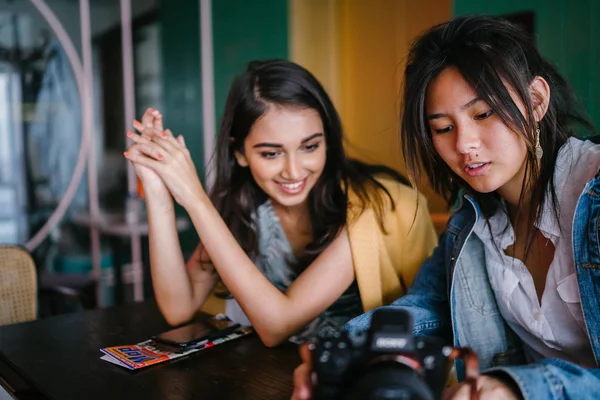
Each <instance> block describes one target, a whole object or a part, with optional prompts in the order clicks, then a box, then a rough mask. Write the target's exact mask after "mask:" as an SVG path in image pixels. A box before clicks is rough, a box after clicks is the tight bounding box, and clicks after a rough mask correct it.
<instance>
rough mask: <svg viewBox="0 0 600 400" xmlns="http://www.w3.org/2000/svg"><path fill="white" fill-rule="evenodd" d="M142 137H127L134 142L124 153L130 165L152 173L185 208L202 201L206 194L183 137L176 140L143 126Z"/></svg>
mask: <svg viewBox="0 0 600 400" xmlns="http://www.w3.org/2000/svg"><path fill="white" fill-rule="evenodd" d="M143 129H144V135H136V134H132V135H130V136H129V137H130V139H131V140H133V141H134V142H135V144H134V145H133V146H131V147H130V148H129V149H128V151H127V152H126V153H125V157H127V158H128V159H129V160H130V161H131V162H133V163H134V165H135V164H137V165H139V166H141V167H145V168H149V169H151V170H152V171H153V172H155V173H156V174H157V175H158V176H159V177H160V179H162V182H164V184H165V185H166V187H167V188H168V190H169V192H171V195H173V197H174V198H175V201H177V203H179V204H180V205H181V206H183V207H184V208H186V209H187V208H188V207H189V206H191V205H193V204H195V203H196V202H198V201H201V200H202V198H203V197H204V196H206V193H205V192H204V189H203V188H202V184H201V183H200V179H199V178H198V173H197V172H196V167H195V166H194V162H193V161H192V158H191V156H190V152H189V150H188V149H187V147H186V145H185V141H184V140H183V136H181V135H180V136H179V137H177V139H176V138H174V137H173V134H172V133H171V131H170V130H168V129H167V130H166V131H162V132H161V131H159V130H158V129H156V128H154V126H152V127H150V126H149V125H144V128H143Z"/></svg>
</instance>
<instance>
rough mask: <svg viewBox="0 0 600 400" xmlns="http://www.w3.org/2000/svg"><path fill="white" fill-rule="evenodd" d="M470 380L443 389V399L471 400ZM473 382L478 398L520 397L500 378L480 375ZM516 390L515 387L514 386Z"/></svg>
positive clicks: (510, 399) (512, 398)
mask: <svg viewBox="0 0 600 400" xmlns="http://www.w3.org/2000/svg"><path fill="white" fill-rule="evenodd" d="M471 384H472V383H471V382H468V381H465V382H461V383H459V384H457V385H453V386H450V387H449V388H448V389H446V390H445V391H444V394H443V396H442V399H443V400H471ZM474 384H475V385H476V387H477V394H478V395H479V399H480V400H518V399H522V397H521V396H520V394H517V393H515V391H514V390H513V388H512V387H511V386H510V385H508V384H507V383H505V382H504V381H502V380H500V379H496V378H493V377H491V376H486V375H481V376H480V377H478V378H477V379H476V380H475V382H474ZM514 389H515V390H517V388H514Z"/></svg>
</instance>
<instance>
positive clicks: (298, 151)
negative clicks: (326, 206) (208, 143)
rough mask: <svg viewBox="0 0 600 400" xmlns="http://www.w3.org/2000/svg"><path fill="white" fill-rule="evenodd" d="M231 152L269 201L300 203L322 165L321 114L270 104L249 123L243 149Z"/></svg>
mask: <svg viewBox="0 0 600 400" xmlns="http://www.w3.org/2000/svg"><path fill="white" fill-rule="evenodd" d="M235 155H236V158H237V161H238V164H239V165H240V166H242V167H248V168H249V169H250V173H251V174H252V177H253V178H254V180H255V181H256V183H257V184H258V186H259V187H260V188H261V189H262V190H263V191H264V192H265V193H266V194H267V196H269V198H270V199H271V201H273V202H274V203H276V204H278V205H281V206H283V207H296V206H299V205H302V204H304V203H305V202H306V201H307V199H308V195H309V193H310V191H311V190H312V188H313V187H314V186H315V184H316V183H317V181H318V180H319V178H320V176H321V174H322V173H323V169H324V168H325V161H326V146H325V132H324V128H323V122H322V121H321V117H320V116H319V114H318V112H317V111H315V110H313V109H309V108H294V107H284V106H273V105H271V106H269V108H268V110H267V112H265V114H264V115H263V116H262V117H260V118H259V119H258V120H257V121H256V122H255V123H254V125H253V126H252V129H251V130H250V133H249V134H248V136H247V137H246V140H245V141H244V152H243V153H241V152H236V154H235Z"/></svg>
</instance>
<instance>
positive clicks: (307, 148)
mask: <svg viewBox="0 0 600 400" xmlns="http://www.w3.org/2000/svg"><path fill="white" fill-rule="evenodd" d="M318 148H319V143H314V144H309V145H306V146H304V147H303V148H302V150H304V151H306V152H307V153H310V152H311V151H315V150H316V149H318Z"/></svg>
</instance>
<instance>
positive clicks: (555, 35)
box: [454, 0, 600, 127]
mask: <svg viewBox="0 0 600 400" xmlns="http://www.w3.org/2000/svg"><path fill="white" fill-rule="evenodd" d="M522 11H533V12H534V13H535V22H534V24H535V34H536V42H537V45H538V47H539V49H540V51H541V52H542V54H543V55H544V56H545V57H546V58H548V59H549V60H550V61H551V62H553V63H554V65H555V66H556V67H558V69H559V71H560V72H561V73H562V74H563V75H564V76H565V77H566V78H567V80H568V81H569V82H570V84H571V86H572V87H573V89H574V90H575V93H576V94H577V95H578V96H579V98H580V99H581V101H582V102H583V103H584V104H585V106H586V108H587V110H588V113H589V114H590V117H591V118H592V120H593V121H594V123H595V124H596V127H600V110H599V107H600V77H599V74H598V71H600V61H599V60H598V46H599V44H598V33H599V29H600V26H599V24H600V6H599V5H598V3H597V0H576V1H572V0H571V1H570V0H503V1H498V0H454V15H456V16H461V15H467V14H491V15H502V14H512V13H516V12H522Z"/></svg>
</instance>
